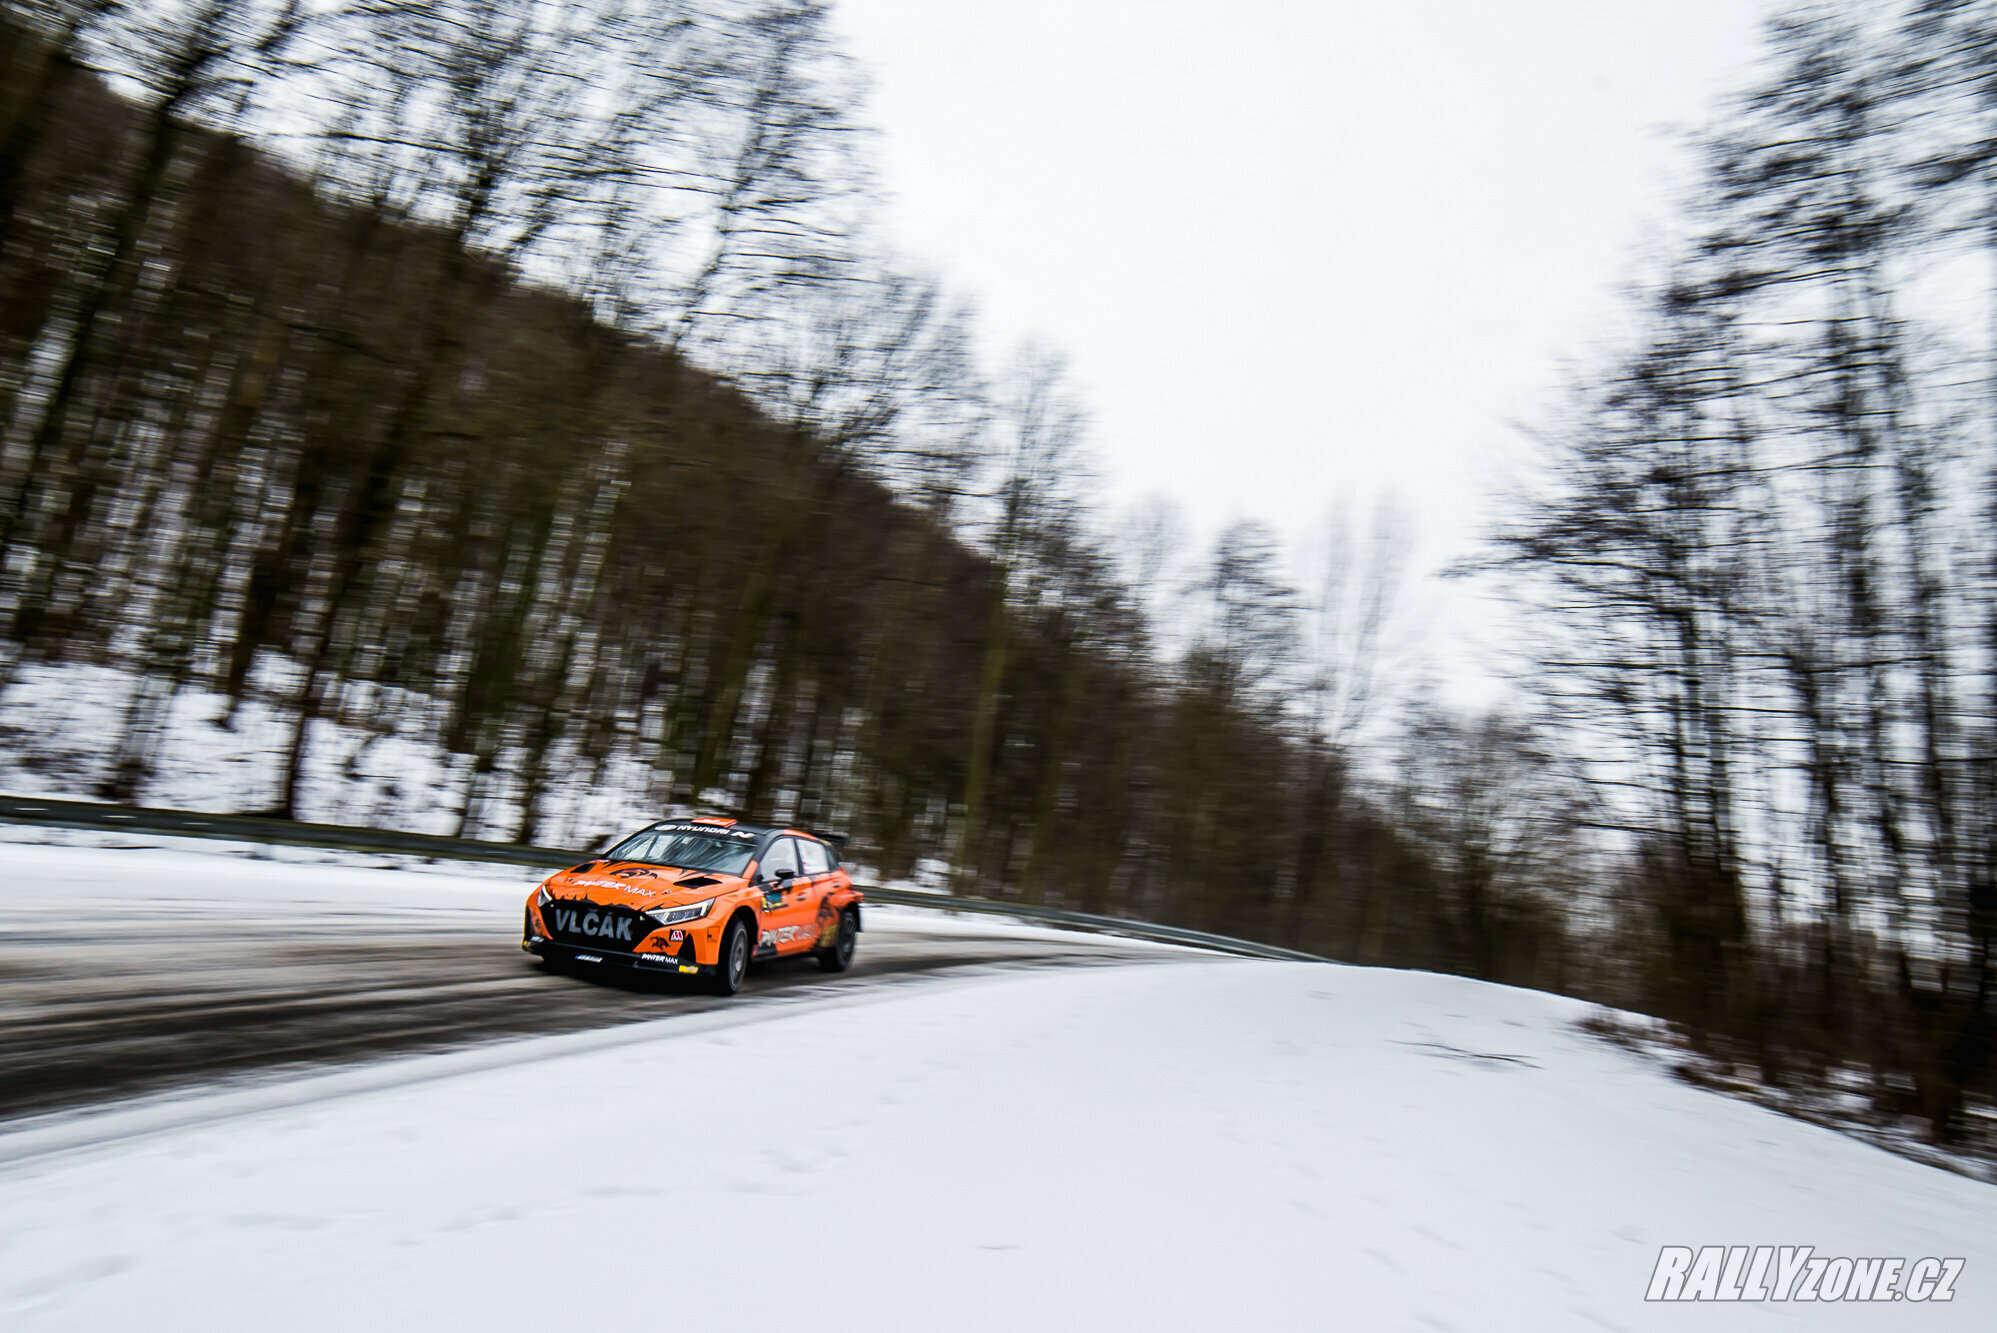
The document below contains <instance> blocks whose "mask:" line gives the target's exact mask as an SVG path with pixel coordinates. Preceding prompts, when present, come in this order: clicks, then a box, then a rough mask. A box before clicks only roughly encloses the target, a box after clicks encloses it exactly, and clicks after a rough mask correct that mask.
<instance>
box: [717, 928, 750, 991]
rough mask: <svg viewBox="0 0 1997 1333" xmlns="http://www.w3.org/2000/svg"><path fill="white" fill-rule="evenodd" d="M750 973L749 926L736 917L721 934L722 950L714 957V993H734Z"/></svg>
mask: <svg viewBox="0 0 1997 1333" xmlns="http://www.w3.org/2000/svg"><path fill="white" fill-rule="evenodd" d="M747 975H749V928H748V926H746V925H744V924H743V923H742V918H741V917H739V916H738V917H736V918H735V919H734V920H733V921H730V922H729V923H728V929H727V930H725V931H723V932H722V935H721V952H720V953H718V954H716V955H715V958H714V993H715V994H716V995H733V994H734V993H735V992H736V991H739V990H741V989H742V978H743V977H746V976H747Z"/></svg>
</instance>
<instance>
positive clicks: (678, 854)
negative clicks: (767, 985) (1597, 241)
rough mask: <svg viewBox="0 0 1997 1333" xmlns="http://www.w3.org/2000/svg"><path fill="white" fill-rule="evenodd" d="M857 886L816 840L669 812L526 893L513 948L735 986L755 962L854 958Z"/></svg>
mask: <svg viewBox="0 0 1997 1333" xmlns="http://www.w3.org/2000/svg"><path fill="white" fill-rule="evenodd" d="M860 897H861V895H860V891H859V890H858V889H856V888H854V887H853V880H852V877H851V876H849V875H848V874H847V873H846V872H845V871H844V870H842V869H840V866H839V857H838V855H837V853H836V852H835V851H834V850H833V848H832V846H831V845H830V844H829V843H827V842H825V841H823V840H822V839H819V838H815V837H813V836H812V835H811V834H809V833H803V832H800V831H799V830H797V829H785V828H768V827H764V826H761V825H756V824H743V823H739V822H737V821H735V820H733V819H716V818H705V817H703V818H698V819H668V820H665V821H663V822H661V823H657V824H653V825H652V826H651V827H649V828H644V829H640V830H639V831H638V832H636V833H634V834H632V835H631V836H630V837H628V838H626V839H624V841H622V842H620V843H618V844H616V845H615V846H614V847H612V848H611V849H610V850H609V851H607V852H605V853H604V854H603V855H602V856H600V857H598V858H597V859H596V860H594V861H588V862H585V863H584V864H582V865H579V866H576V867H575V868H574V869H572V870H562V871H557V872H556V873H555V874H553V875H550V876H549V877H548V879H547V881H546V882H545V883H543V884H542V885H541V887H540V888H538V889H536V890H535V891H534V894H533V896H532V897H530V898H529V899H528V900H527V924H526V932H525V936H524V937H523V938H522V939H521V941H520V947H521V948H523V949H525V950H527V952H529V953H532V954H538V955H540V956H541V957H542V958H545V959H547V960H549V961H550V962H561V963H594V964H604V965H615V966H622V967H630V968H636V969H639V970H642V971H648V972H659V973H665V974H668V975H675V976H690V977H702V978H706V979H708V980H709V981H711V982H712V984H713V988H714V989H715V990H716V991H717V992H719V993H720V994H722V995H733V994H734V993H735V992H736V991H737V990H739V989H741V986H742V977H743V974H744V973H746V972H747V971H748V969H749V962H750V960H751V959H752V958H755V959H764V958H782V957H785V956H790V955H797V954H807V953H808V954H811V955H812V956H813V957H815V958H816V959H817V960H818V965H819V966H820V967H822V968H824V969H825V970H826V971H828V972H844V971H845V970H846V969H847V968H848V967H849V966H851V965H852V962H853V947H854V945H855V944H856V943H857V941H858V938H859V934H860Z"/></svg>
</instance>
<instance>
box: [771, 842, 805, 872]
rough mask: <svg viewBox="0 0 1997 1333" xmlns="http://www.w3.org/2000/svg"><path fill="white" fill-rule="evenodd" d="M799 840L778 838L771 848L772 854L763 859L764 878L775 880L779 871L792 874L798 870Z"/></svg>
mask: <svg viewBox="0 0 1997 1333" xmlns="http://www.w3.org/2000/svg"><path fill="white" fill-rule="evenodd" d="M798 868H799V867H798V861H797V839H796V838H778V839H777V840H776V842H775V843H774V844H772V845H771V847H770V854H769V855H768V856H765V857H764V858H763V878H764V879H774V878H776V874H777V872H778V871H779V870H789V871H792V872H795V871H797V869H798Z"/></svg>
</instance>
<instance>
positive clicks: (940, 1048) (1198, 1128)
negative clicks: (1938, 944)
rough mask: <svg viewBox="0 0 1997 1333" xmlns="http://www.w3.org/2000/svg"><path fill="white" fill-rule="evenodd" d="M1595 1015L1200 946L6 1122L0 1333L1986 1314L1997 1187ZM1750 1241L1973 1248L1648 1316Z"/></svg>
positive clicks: (1437, 983) (1800, 1319)
mask: <svg viewBox="0 0 1997 1333" xmlns="http://www.w3.org/2000/svg"><path fill="white" fill-rule="evenodd" d="M463 892H466V893H471V892H472V891H471V890H463ZM506 892H507V893H508V894H509V895H510V894H511V892H512V888H511V886H506ZM222 897H223V898H224V899H228V898H231V897H232V895H230V894H227V893H224V894H223V895H222ZM347 901H348V902H349V903H351V902H352V901H353V900H352V899H351V898H349V899H348V900H347ZM412 901H413V900H412ZM495 901H497V899H496V898H495ZM509 910H510V909H509ZM940 928H942V929H946V930H963V931H966V932H969V933H975V932H977V931H979V930H982V929H988V927H986V926H985V925H984V923H980V922H962V923H945V924H944V925H943V926H942V927H940ZM1582 1011H1583V1007H1582V1006H1580V1005H1579V1004H1576V1003H1574V1002H1571V1001H1567V1000H1563V999H1559V998H1557V997H1552V996H1546V995H1541V994H1536V993H1531V992H1524V991H1516V990H1509V989H1505V988H1502V987H1496V986H1490V985H1485V984H1482V983H1476V982H1470V981H1464V980H1460V979H1454V978H1447V977H1438V976H1433V975H1428V974H1420V973H1401V972H1388V971H1376V970H1367V969H1358V968H1345V967H1336V966H1330V965H1307V964H1288V963H1262V962H1243V961H1205V960H1203V959H1201V958H1200V956H1198V955H1194V954H1177V955H1172V956H1171V957H1170V959H1169V961H1165V962H1163V963H1162V965H1158V966H1149V967H1095V968H1087V969H1075V970H1067V971H1054V970H1042V971H1035V972H1017V973H1012V974H1007V975H997V976H994V975H982V976H956V977H952V978H949V979H944V980H937V981H933V982H930V983H927V984H924V985H922V986H919V987H914V986H911V987H900V988H891V987H881V988H877V989H876V990H874V991H873V992H871V993H869V992H866V991H862V990H856V991H850V992H844V993H837V992H836V991H829V992H828V993H826V994H823V995H818V996H813V997H809V998H806V999H802V1000H800V1001H799V1002H795V1003H790V1004H775V1003H771V1004H765V1005H763V1006H760V1007H753V1006H751V1007H744V1008H741V1009H739V1010H728V1011H719V1012H710V1013H705V1014H693V1015H676V1016H672V1017H668V1018H664V1019H660V1020H654V1021H649V1022H643V1023H635V1024H630V1025H627V1026H624V1027H621V1028H619V1029H617V1030H615V1031H614V1032H593V1033H570V1034H567V1035H557V1036H545V1037H531V1038H525V1039H521V1040H517V1041H512V1042H504V1043H493V1044H489V1045H486V1046H483V1047H480V1048H477V1049H476V1050H469V1051H458V1052H454V1053H449V1054H442V1055H423V1056H410V1057H402V1058H399V1059H397V1060H393V1061H388V1062H383V1063H378V1064H374V1065H369V1066H365V1067H362V1068H359V1069H351V1070H347V1071H344V1072H336V1073H330V1074H322V1075H314V1076H310V1077H305V1078H299V1079H295V1080H290V1081H285V1082H279V1083H267V1084H264V1085H261V1086H260V1087H257V1088H251V1089H247V1090H242V1089H238V1090H235V1091H228V1092H220V1093H216V1094H214V1095H213V1096H212V1097H198V1096H197V1097H185V1098H182V1099H179V1100H176V1101H173V1102H169V1103H152V1104H149V1105H145V1106H141V1107H138V1108H136V1109H133V1110H128V1111H124V1112H116V1113H109V1114H107V1115H105V1116H102V1117H98V1118H97V1119H95V1120H87V1121H80V1122H78V1123H79V1124H84V1125H94V1126H96V1127H97V1128H98V1129H99V1130H101V1131H103V1132H96V1133H90V1132H86V1133H69V1134H68V1136H67V1137H65V1132H66V1131H65V1125H64V1122H61V1121H57V1122H55V1123H48V1122H44V1123H43V1124H42V1125H41V1126H40V1127H39V1128H34V1129H28V1130H17V1131H16V1132H15V1133H13V1134H5V1133H0V1326H4V1327H6V1328H8V1329H99V1328H126V1327H132V1328H139V1327H143V1328H147V1329H179V1328H186V1329H195V1328H199V1329H267V1328H272V1327H281V1328H286V1329H294V1328H307V1329H321V1328H323V1329H356V1328H359V1329H367V1330H370V1333H386V1331H387V1330H396V1329H419V1328H420V1329H438V1328H443V1329H455V1328H484V1329H501V1328H504V1329H511V1328H529V1327H532V1328H540V1329H545V1328H569V1327H584V1326H596V1325H599V1324H611V1325H634V1326H638V1327H647V1328H656V1327H680V1326H692V1327H700V1328H706V1327H712V1326H718V1325H726V1326H736V1327H749V1328H764V1327H768V1328H777V1327H792V1326H804V1327H816V1328H827V1327H829V1328H854V1329H859V1328H866V1329H958V1328H974V1329H1008V1330H1010V1329H1019V1328H1087V1329H1124V1328H1133V1329H1134V1328H1144V1329H1152V1328H1188V1329H1191V1328H1198V1329H1211V1328H1214V1327H1228V1328H1247V1329H1265V1328H1297V1329H1326V1328H1333V1329H1375V1328H1381V1329H1393V1328H1410V1329H1434V1328H1444V1329H1465V1330H1468V1329H1531V1330H1545V1329H1565V1328H1577V1329H1599V1328H1612V1329H1614V1328H1623V1329H1639V1328H1680V1327H1684V1328H1692V1327H1706V1326H1709V1325H1714V1324H1726V1325H1736V1324H1738V1325H1745V1326H1752V1327H1771V1326H1786V1327H1793V1328H1798V1329H1817V1328H1843V1327H1876V1328H1896V1329H1925V1328H1935V1329H1954V1328H1965V1329H1966V1328H1977V1329H1982V1328H1988V1327H1991V1326H1992V1324H1993V1319H1997V1301H1993V1296H1992V1293H1993V1290H1997V1276H1993V1275H1997V1228H1993V1227H1992V1225H1991V1222H1992V1219H1993V1217H1997V1191H1993V1189H1992V1188H1991V1187H1990V1186H1987V1185H1983V1184H1979V1183H1976V1182H1974V1181H1971V1180H1967V1179H1964V1178H1961V1177H1958V1176H1954V1175H1950V1174H1947V1173H1945V1172H1942V1171H1938V1170H1935V1169H1933V1168H1930V1167H1926V1166H1922V1165H1918V1164H1916V1163H1913V1162H1909V1161H1906V1160H1904V1159H1901V1158H1898V1157H1894V1156H1890V1155H1888V1154H1886V1153H1883V1152H1881V1151H1878V1150H1876V1149H1873V1148H1871V1147H1868V1146H1865V1145H1863V1144H1861V1143H1858V1142H1856V1141H1854V1140H1851V1139H1849V1138H1846V1137H1843V1136H1840V1135H1838V1134H1835V1133H1832V1132H1830V1131H1828V1130H1824V1129H1820V1128H1816V1127H1814V1126H1811V1125H1807V1124H1804V1123H1801V1122H1798V1121H1794V1120H1789V1119H1785V1118H1783V1117H1780V1116H1778V1115H1776V1114H1774V1113H1772V1112H1769V1111H1766V1110H1763V1109H1761V1108H1759V1107H1756V1106H1753V1105H1751V1104H1747V1103H1744V1102H1739V1101H1733V1100H1729V1099H1726V1098H1722V1097H1719V1096H1715V1095H1713V1094H1710V1093H1707V1092H1703V1091H1700V1090H1698V1089H1695V1088H1693V1087H1690V1086H1687V1085H1685V1084H1683V1083H1681V1082H1678V1081H1676V1080H1674V1079H1672V1078H1671V1077H1669V1076H1668V1075H1667V1074H1665V1073H1664V1072H1662V1071H1661V1070H1659V1069H1658V1068H1657V1067H1656V1066H1655V1065H1654V1064H1651V1063H1649V1062H1646V1061H1645V1060H1643V1059H1641V1058H1639V1057H1637V1056H1634V1055H1632V1054H1630V1053H1628V1052H1625V1051H1623V1050H1620V1049H1618V1048H1615V1047H1612V1046H1608V1045H1605V1044H1603V1043H1600V1042H1598V1041H1596V1040H1595V1039H1593V1038H1590V1037H1588V1036H1586V1035H1585V1034H1583V1033H1582V1032H1580V1031H1578V1030H1577V1029H1576V1028H1575V1027H1574V1021H1575V1019H1576V1018H1577V1017H1578V1016H1579V1015H1580V1014H1581V1013H1582ZM35 1136H40V1137H39V1138H37V1137H35ZM38 1147H39V1148H42V1149H56V1150H54V1151H36V1149H37V1148H38ZM1728 1244H1731V1245H1810V1246H1814V1247H1815V1249H1816V1252H1817V1253H1818V1254H1819V1255H1824V1256H1873V1255H1884V1256H1900V1257H1904V1258H1907V1259H1914V1258H1919V1257H1923V1256H1928V1255H1935V1256H1960V1257H1962V1258H1964V1259H1965V1260H1966V1266H1965V1268H1964V1270H1963V1273H1962V1276H1961V1278H1960V1280H1959V1281H1958V1282H1957V1284H1956V1299H1955V1301H1954V1302H1953V1303H1952V1304H1950V1305H1947V1306H1940V1305H1926V1306H1920V1307H1911V1306H1907V1305H1899V1306H1892V1305H1880V1306H1861V1305H1850V1304H1844V1305H1836V1306H1826V1305H1823V1304H1775V1303H1767V1304H1758V1305H1730V1306H1714V1305H1704V1306H1691V1305H1678V1306H1667V1305H1654V1304H1646V1303H1645V1302H1644V1299H1643V1297H1644V1293H1645V1289H1646V1287H1647V1285H1648V1282H1649V1279H1650V1274H1651V1270H1652V1267H1653V1265H1654V1264H1655V1262H1656V1258H1657V1252H1658V1248H1659V1247H1660V1246H1662V1245H1687V1246H1695V1247H1696V1246H1702V1245H1728Z"/></svg>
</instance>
